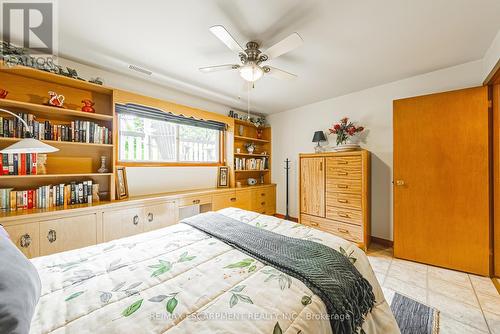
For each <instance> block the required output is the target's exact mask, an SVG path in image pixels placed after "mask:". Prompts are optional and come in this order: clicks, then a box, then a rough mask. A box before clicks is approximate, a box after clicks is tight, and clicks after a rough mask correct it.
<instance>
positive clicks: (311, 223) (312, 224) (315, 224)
mask: <svg viewBox="0 0 500 334" xmlns="http://www.w3.org/2000/svg"><path fill="white" fill-rule="evenodd" d="M309 225H311V226H319V224H318V223H316V222H310V223H309Z"/></svg>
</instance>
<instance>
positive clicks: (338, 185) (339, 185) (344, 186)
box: [337, 184, 349, 189]
mask: <svg viewBox="0 0 500 334" xmlns="http://www.w3.org/2000/svg"><path fill="white" fill-rule="evenodd" d="M337 188H342V189H347V188H349V186H348V185H347V184H337Z"/></svg>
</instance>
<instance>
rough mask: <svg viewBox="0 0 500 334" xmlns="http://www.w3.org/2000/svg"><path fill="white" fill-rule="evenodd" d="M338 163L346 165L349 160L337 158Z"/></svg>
mask: <svg viewBox="0 0 500 334" xmlns="http://www.w3.org/2000/svg"><path fill="white" fill-rule="evenodd" d="M337 163H338V164H339V165H347V164H348V163H349V162H348V161H347V160H337Z"/></svg>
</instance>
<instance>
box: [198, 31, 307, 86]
mask: <svg viewBox="0 0 500 334" xmlns="http://www.w3.org/2000/svg"><path fill="white" fill-rule="evenodd" d="M209 30H210V32H211V33H212V34H214V35H215V37H217V38H218V39H219V40H220V41H221V42H222V43H224V44H225V45H226V46H227V47H228V48H229V49H231V50H232V51H234V52H236V53H237V54H238V56H239V57H240V61H241V64H227V65H217V66H208V67H200V71H201V72H203V73H212V72H217V71H228V70H238V71H239V73H240V76H241V77H242V78H243V79H244V80H246V81H248V82H255V81H257V80H259V79H260V78H262V76H263V75H264V74H266V75H269V76H271V77H274V78H277V79H284V80H290V79H294V78H296V77H297V75H295V74H293V73H290V72H287V71H283V70H280V69H278V68H276V67H272V66H269V65H262V63H264V62H266V61H268V60H271V59H274V58H278V57H279V56H281V55H283V54H285V53H288V52H290V51H292V50H294V49H296V48H298V47H299V46H301V45H302V43H303V40H302V38H301V37H300V35H299V34H297V33H296V32H294V33H293V34H291V35H289V36H288V37H286V38H285V39H283V40H281V41H280V42H278V43H276V44H274V45H273V46H271V47H270V48H269V49H267V50H266V51H264V52H262V51H261V50H260V49H259V47H260V45H259V43H257V42H255V41H250V42H248V43H247V44H246V49H243V48H242V47H241V46H240V45H239V44H238V42H237V41H236V40H235V39H234V38H233V36H231V34H230V33H229V32H228V31H227V30H226V28H224V27H223V26H221V25H217V26H213V27H211V28H210V29H209Z"/></svg>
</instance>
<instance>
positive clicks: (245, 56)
mask: <svg viewBox="0 0 500 334" xmlns="http://www.w3.org/2000/svg"><path fill="white" fill-rule="evenodd" d="M246 47H247V48H246V50H245V52H240V54H239V56H240V60H241V62H242V63H243V64H246V63H247V62H252V63H255V64H260V63H261V62H263V61H266V60H267V59H268V57H267V56H266V55H265V54H263V53H262V52H261V51H260V50H259V43H257V42H255V41H250V42H248V43H247V44H246Z"/></svg>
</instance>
